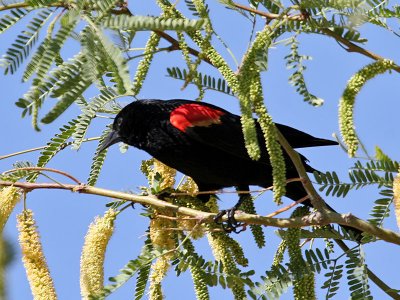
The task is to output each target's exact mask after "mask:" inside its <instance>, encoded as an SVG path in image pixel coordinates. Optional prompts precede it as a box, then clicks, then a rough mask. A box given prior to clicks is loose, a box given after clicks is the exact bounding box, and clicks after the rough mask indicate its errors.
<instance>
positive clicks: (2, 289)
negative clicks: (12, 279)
mask: <svg viewBox="0 0 400 300" xmlns="http://www.w3.org/2000/svg"><path fill="white" fill-rule="evenodd" d="M9 255H10V252H9V251H7V244H6V240H5V239H4V237H3V234H2V233H0V299H6V285H5V278H6V267H7V264H8V263H9V258H10V257H9Z"/></svg>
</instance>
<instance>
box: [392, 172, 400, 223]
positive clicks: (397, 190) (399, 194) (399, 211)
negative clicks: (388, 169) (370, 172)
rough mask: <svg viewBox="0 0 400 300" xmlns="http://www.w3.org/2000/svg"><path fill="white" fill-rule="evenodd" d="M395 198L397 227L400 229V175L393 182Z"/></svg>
mask: <svg viewBox="0 0 400 300" xmlns="http://www.w3.org/2000/svg"><path fill="white" fill-rule="evenodd" d="M393 196H394V197H393V203H394V211H395V214H396V220H397V226H398V227H399V229H400V174H397V176H396V177H395V178H394V180H393Z"/></svg>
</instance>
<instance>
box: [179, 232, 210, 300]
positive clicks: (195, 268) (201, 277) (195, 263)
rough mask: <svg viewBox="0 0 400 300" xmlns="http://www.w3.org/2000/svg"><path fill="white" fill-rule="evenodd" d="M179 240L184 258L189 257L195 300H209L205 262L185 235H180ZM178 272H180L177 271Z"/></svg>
mask: <svg viewBox="0 0 400 300" xmlns="http://www.w3.org/2000/svg"><path fill="white" fill-rule="evenodd" d="M181 240H184V241H185V242H184V243H183V245H182V246H183V248H184V251H185V252H184V255H185V256H186V257H188V256H190V257H191V259H190V262H189V269H190V273H191V275H192V279H193V285H194V290H195V293H196V299H197V300H209V299H210V295H209V292H208V287H207V282H206V276H207V275H206V272H205V271H204V264H205V260H204V259H203V258H202V257H201V256H200V255H198V254H197V252H196V250H195V248H194V245H193V243H192V242H191V240H190V239H187V238H186V236H185V235H183V234H182V236H181ZM179 272H180V270H179Z"/></svg>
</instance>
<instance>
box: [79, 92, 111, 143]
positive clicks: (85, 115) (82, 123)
mask: <svg viewBox="0 0 400 300" xmlns="http://www.w3.org/2000/svg"><path fill="white" fill-rule="evenodd" d="M100 92H101V94H100V95H98V96H96V97H94V98H93V99H92V100H91V101H90V102H89V103H88V104H87V105H86V107H85V108H84V109H82V113H81V114H80V115H79V117H78V119H77V123H76V124H75V131H74V133H73V134H72V139H73V140H74V143H73V145H72V148H73V149H75V150H78V149H79V148H80V146H81V144H82V141H83V139H84V138H85V135H86V132H87V130H88V128H89V125H90V123H91V122H92V119H93V118H94V117H96V113H97V112H98V111H99V110H100V109H101V108H103V107H104V106H105V105H106V104H107V103H109V102H111V101H113V100H115V99H116V98H117V97H118V95H117V94H116V93H115V91H114V90H113V89H111V88H107V89H103V90H101V91H100Z"/></svg>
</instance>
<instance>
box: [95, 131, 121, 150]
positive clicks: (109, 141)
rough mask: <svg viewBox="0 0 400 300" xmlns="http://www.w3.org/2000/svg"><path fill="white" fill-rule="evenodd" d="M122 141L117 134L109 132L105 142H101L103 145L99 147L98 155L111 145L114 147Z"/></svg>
mask: <svg viewBox="0 0 400 300" xmlns="http://www.w3.org/2000/svg"><path fill="white" fill-rule="evenodd" d="M121 141H122V139H121V137H120V136H119V134H118V132H117V131H115V130H113V131H111V132H110V134H109V135H108V136H107V137H106V138H105V140H104V141H103V143H102V144H101V147H100V149H99V153H100V152H102V151H104V150H106V149H107V148H108V147H110V146H111V145H114V144H116V143H118V142H121Z"/></svg>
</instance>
